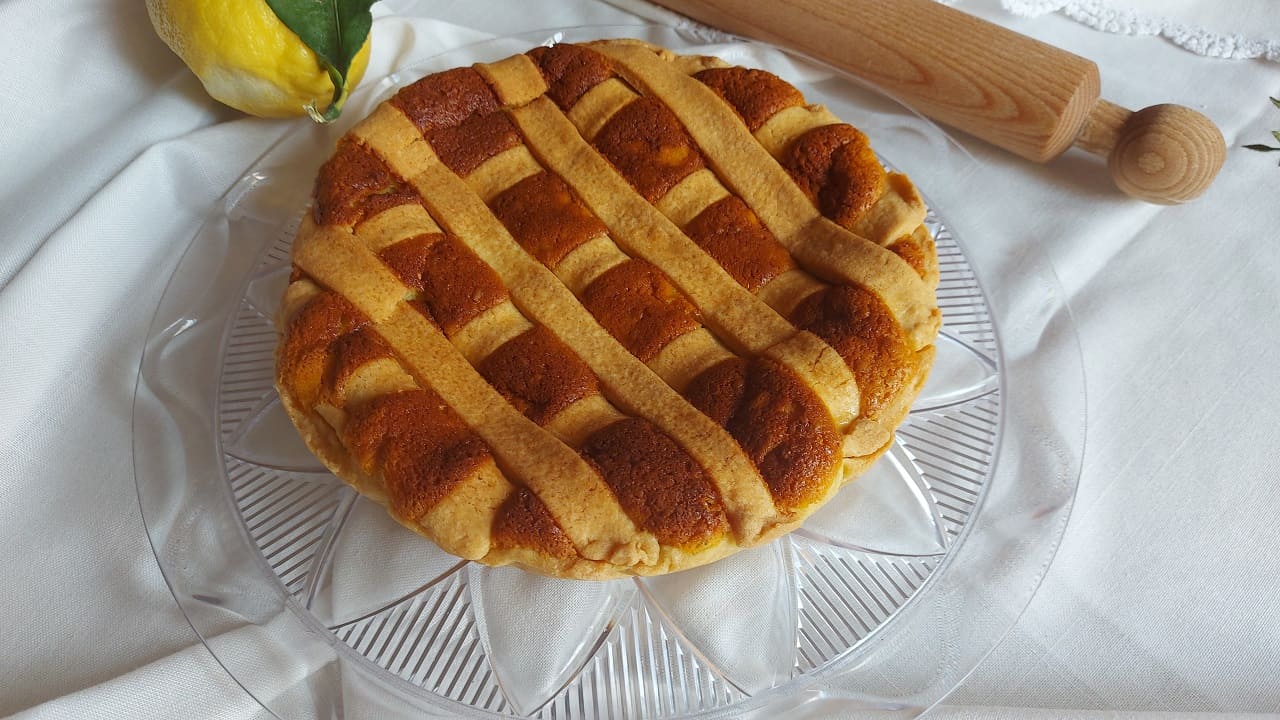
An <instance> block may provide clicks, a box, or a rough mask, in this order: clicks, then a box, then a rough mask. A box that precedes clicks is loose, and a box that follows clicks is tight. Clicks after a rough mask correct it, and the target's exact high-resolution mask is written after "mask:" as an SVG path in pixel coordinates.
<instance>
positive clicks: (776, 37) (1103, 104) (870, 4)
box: [657, 0, 1227, 205]
mask: <svg viewBox="0 0 1280 720" xmlns="http://www.w3.org/2000/svg"><path fill="white" fill-rule="evenodd" d="M657 1H658V2H659V3H660V4H662V5H665V6H666V7H668V8H670V9H672V10H675V11H676V12H679V13H682V14H684V15H688V16H689V17H692V18H694V19H696V20H699V21H701V22H704V23H706V24H708V25H713V26H716V27H719V28H723V29H725V30H728V31H730V32H733V33H736V34H739V35H743V36H745V37H754V38H759V39H763V40H768V41H771V42H775V43H778V44H780V45H784V46H788V47H792V48H795V49H797V50H800V51H801V52H804V53H807V54H809V55H811V56H813V57H814V58H817V59H819V60H822V61H824V62H828V63H831V64H832V65H834V66H835V67H838V68H840V69H842V70H845V71H847V72H850V73H852V74H854V75H857V76H858V77H861V78H864V79H866V80H867V81H868V82H870V83H872V84H874V85H876V86H878V87H880V88H882V89H884V90H885V91H886V92H888V93H890V94H891V95H894V96H895V97H897V98H899V99H900V100H902V101H903V102H905V103H907V104H909V105H911V106H912V107H914V108H915V109H917V110H918V111H920V112H921V113H923V114H925V115H927V116H928V117H930V118H932V119H934V120H937V121H938V122H941V123H943V124H946V125H950V126H952V127H955V128H958V129H960V130H963V131H965V132H967V133H969V134H971V135H975V136H977V137H979V138H981V139H983V140H986V141H987V142H990V143H992V144H994V145H996V146H999V147H1002V148H1004V149H1006V150H1009V151H1010V152H1013V153H1016V154H1018V155H1021V156H1022V157H1024V158H1027V159H1029V160H1034V161H1036V162H1046V161H1048V160H1050V159H1052V158H1055V157H1057V156H1058V155H1060V154H1062V153H1063V152H1065V151H1066V150H1067V149H1068V148H1070V147H1072V146H1073V145H1074V146H1076V147H1080V148H1083V149H1084V150H1087V151H1088V152H1091V153H1094V154H1096V155H1101V156H1104V157H1106V158H1107V166H1108V168H1109V169H1110V171H1111V177H1112V178H1113V179H1114V180H1115V183H1116V185H1117V186H1119V188H1120V189H1121V190H1123V191H1124V192H1126V193H1128V194H1129V195H1132V196H1134V197H1136V198H1141V199H1143V200H1146V201H1148V202H1153V203H1160V204H1170V205H1171V204H1176V203H1181V202H1185V201H1187V200H1190V199H1192V198H1195V197H1197V196H1199V195H1200V194H1201V193H1203V192H1204V191H1205V190H1206V189H1207V188H1208V187H1209V184H1210V183H1211V182H1213V178H1214V177H1215V176H1216V175H1217V174H1218V170H1220V169H1221V168H1222V163H1223V161H1224V160H1225V159H1226V152H1227V149H1226V143H1225V142H1224V141H1223V139H1222V132H1221V131H1219V130H1218V128H1217V126H1216V125H1214V124H1213V122H1212V121H1211V120H1209V119H1208V118H1207V117H1205V116H1204V115H1202V114H1200V113H1198V112H1196V111H1195V110H1192V109H1190V108H1187V107H1183V106H1180V105H1154V106H1152V107H1149V108H1146V109H1145V110H1139V111H1138V112H1130V111H1129V110H1126V109H1125V108H1122V107H1120V106H1119V105H1115V104H1113V103H1110V102H1107V101H1106V100H1102V99H1100V98H1099V93H1100V81H1099V78H1098V66H1097V65H1095V64H1094V63H1093V62H1091V61H1089V60H1086V59H1084V58H1082V57H1080V56H1078V55H1073V54H1071V53H1069V52H1067V51H1065V50H1061V49H1059V48H1056V47H1053V46H1052V45H1047V44H1045V43H1042V42H1040V41H1038V40H1032V39H1031V38H1029V37H1026V36H1025V35H1019V34H1018V33H1015V32H1013V31H1011V30H1006V29H1005V28H1002V27H1000V26H998V25H994V24H992V23H989V22H986V21H985V20H980V19H978V18H976V17H973V16H972V15H968V14H966V13H963V12H960V11H959V10H954V9H952V8H949V7H946V6H944V5H940V4H938V3H937V2H934V0H788V1H787V2H779V1H776V0H657Z"/></svg>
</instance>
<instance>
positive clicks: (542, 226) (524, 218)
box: [489, 172, 608, 270]
mask: <svg viewBox="0 0 1280 720" xmlns="http://www.w3.org/2000/svg"><path fill="white" fill-rule="evenodd" d="M489 207H490V208H492V209H493V214H494V215H496V216H497V217H498V219H499V220H501V221H502V224H503V225H505V226H507V230H509V231H510V232H511V236H512V237H514V238H515V239H516V242H518V243H520V246H521V247H523V248H524V249H525V250H528V251H529V254H530V255H533V256H534V257H536V258H538V260H540V261H542V264H543V265H546V266H547V267H549V268H551V269H552V270H554V269H555V268H556V266H557V265H559V264H560V261H561V260H563V259H564V256H565V255H568V254H569V253H571V252H573V251H574V250H576V249H577V248H578V246H579V245H581V244H583V243H585V242H587V241H588V240H591V239H593V238H598V237H600V236H601V235H604V234H605V233H606V232H607V231H608V230H607V228H605V226H604V223H602V222H600V219H599V218H597V217H596V216H595V215H594V214H592V212H591V211H590V210H588V209H587V208H586V206H584V205H583V204H582V203H581V202H580V201H579V200H578V199H577V198H576V197H575V196H574V195H573V191H571V190H570V189H569V186H568V185H565V184H564V181H563V180H561V179H560V178H559V177H557V176H555V175H552V174H551V173H549V172H539V173H536V174H534V175H530V176H529V177H527V178H525V179H523V180H521V181H520V182H517V183H516V184H515V185H512V186H511V187H509V188H507V189H506V190H504V191H503V192H501V193H499V194H498V196H497V197H495V198H494V199H493V200H492V201H490V203H489Z"/></svg>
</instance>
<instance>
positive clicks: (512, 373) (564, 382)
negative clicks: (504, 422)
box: [476, 325, 600, 425]
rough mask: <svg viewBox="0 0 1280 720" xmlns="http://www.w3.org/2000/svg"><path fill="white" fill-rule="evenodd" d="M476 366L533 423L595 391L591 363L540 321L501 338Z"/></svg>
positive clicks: (544, 423) (548, 418)
mask: <svg viewBox="0 0 1280 720" xmlns="http://www.w3.org/2000/svg"><path fill="white" fill-rule="evenodd" d="M476 367H477V369H478V370H479V371H480V374H481V375H483V376H484V378H485V379H486V380H488V381H489V384H491V385H493V386H494V387H495V388H497V390H498V392H500V393H502V396H503V397H504V398H506V399H507V402H509V403H511V405H512V406H513V407H515V408H516V409H517V410H519V411H520V412H522V413H524V414H525V416H526V417H528V418H529V419H530V420H532V421H534V422H536V423H538V424H539V425H546V424H547V423H549V422H551V419H552V418H554V417H555V416H556V415H557V414H559V413H560V411H562V410H564V409H565V408H567V407H569V406H570V405H572V404H574V403H576V402H578V401H579V400H581V399H583V398H585V397H587V396H588V395H595V394H596V393H598V392H600V390H599V386H598V383H597V381H596V376H595V374H594V373H592V372H591V368H589V367H587V365H586V363H584V362H582V360H581V359H579V358H578V356H577V355H575V354H573V351H572V350H570V349H569V347H568V346H567V345H565V344H564V343H562V342H560V340H559V338H557V337H556V336H555V335H552V334H551V332H550V331H548V330H547V329H546V328H545V327H542V326H541V325H538V326H534V327H532V328H530V329H529V330H526V331H525V332H523V333H521V334H519V335H517V336H515V337H514V338H512V339H510V340H508V341H507V342H505V343H503V344H502V345H500V346H499V347H498V349H497V350H494V351H493V352H492V353H490V354H489V356H488V357H486V358H485V359H484V360H482V361H481V362H480V364H479V365H477V366H476Z"/></svg>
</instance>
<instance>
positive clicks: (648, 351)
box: [582, 260, 699, 363]
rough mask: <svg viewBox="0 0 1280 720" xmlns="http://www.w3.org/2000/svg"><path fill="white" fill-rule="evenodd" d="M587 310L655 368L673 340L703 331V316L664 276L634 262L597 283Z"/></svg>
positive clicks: (585, 298) (585, 300)
mask: <svg viewBox="0 0 1280 720" xmlns="http://www.w3.org/2000/svg"><path fill="white" fill-rule="evenodd" d="M582 304H583V306H584V307H586V308H587V310H589V311H590V312H591V314H592V315H593V316H595V318H596V320H597V321H599V323H600V324H601V325H603V326H604V328H605V329H606V330H608V331H609V334H611V335H613V336H614V337H615V338H617V339H618V342H620V343H622V345H623V347H625V348H627V350H629V351H631V354H632V355H635V356H636V357H638V358H640V361H641V362H646V363H647V362H649V361H650V360H652V359H653V358H654V357H656V356H657V355H658V353H659V352H661V351H662V349H663V348H664V347H666V346H667V344H668V343H670V342H671V341H672V340H675V339H676V338H678V337H680V336H681V335H683V334H685V333H687V332H689V331H690V330H693V329H694V328H696V327H698V325H699V320H698V311H697V309H695V308H694V307H693V305H691V304H690V303H689V301H688V300H687V299H686V298H685V297H684V295H681V294H680V291H679V290H677V289H676V288H675V286H674V285H672V284H671V281H670V280H668V279H667V276H666V275H664V274H663V273H662V272H661V271H660V270H658V269H657V268H656V267H654V266H653V264H652V263H650V262H646V261H644V260H628V261H626V262H624V263H622V264H621V265H616V266H614V267H613V268H610V269H609V270H606V271H605V272H604V273H603V274H601V275H600V276H599V277H597V278H596V279H595V281H593V282H592V283H591V284H590V285H588V286H587V287H586V289H585V290H583V292H582Z"/></svg>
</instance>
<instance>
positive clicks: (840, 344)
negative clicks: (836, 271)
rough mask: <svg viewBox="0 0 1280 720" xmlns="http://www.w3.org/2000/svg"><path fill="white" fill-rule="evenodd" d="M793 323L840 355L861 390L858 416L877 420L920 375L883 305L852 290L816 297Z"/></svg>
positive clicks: (862, 291)
mask: <svg viewBox="0 0 1280 720" xmlns="http://www.w3.org/2000/svg"><path fill="white" fill-rule="evenodd" d="M791 319H792V321H793V322H795V324H796V325H797V326H798V327H802V328H804V329H806V330H808V331H810V332H812V333H813V334H815V335H817V336H818V337H820V338H822V339H823V340H825V341H827V343H828V344H830V345H831V347H833V348H835V349H836V352H838V353H840V357H842V358H844V361H845V362H846V363H848V364H849V367H850V368H852V369H853V374H854V376H855V377H856V378H857V379H858V387H859V388H860V389H861V390H862V407H861V408H860V412H859V415H861V416H864V417H868V418H872V419H874V418H877V417H879V415H880V410H881V408H883V407H884V405H885V403H887V402H889V400H890V399H891V398H893V397H894V396H896V395H898V394H899V393H901V392H902V391H903V389H904V388H905V387H906V386H907V385H908V384H909V383H910V382H911V379H912V378H913V377H915V376H916V374H917V368H916V364H915V353H914V352H913V351H912V350H911V346H910V345H909V344H908V343H907V339H906V337H905V336H904V335H903V333H902V328H900V327H899V326H898V323H896V322H894V320H893V316H892V315H891V314H889V311H888V309H887V308H885V306H884V303H883V302H881V301H880V299H879V298H877V297H876V296H875V295H874V294H872V293H871V292H870V291H868V290H866V289H865V288H861V287H857V286H854V285H838V286H836V287H833V288H830V289H828V290H824V291H822V292H818V293H814V294H813V295H811V296H809V297H808V298H806V299H805V300H804V301H802V302H801V303H800V304H799V305H798V306H797V307H796V309H795V310H794V311H793V312H792V313H791Z"/></svg>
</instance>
